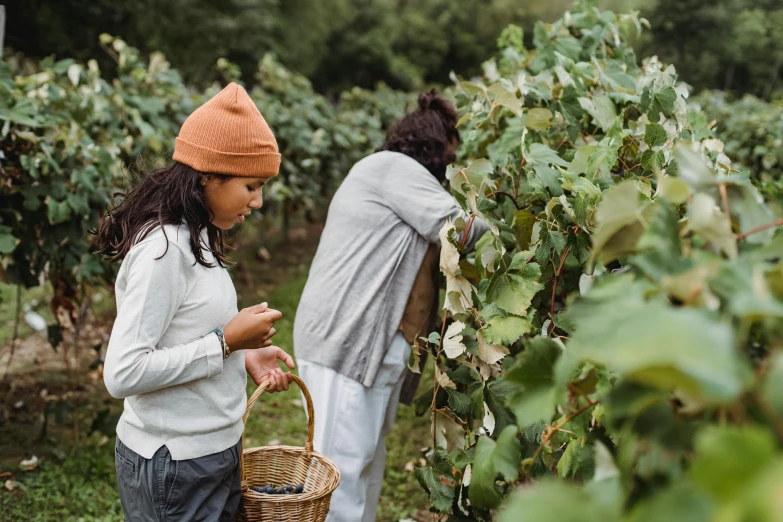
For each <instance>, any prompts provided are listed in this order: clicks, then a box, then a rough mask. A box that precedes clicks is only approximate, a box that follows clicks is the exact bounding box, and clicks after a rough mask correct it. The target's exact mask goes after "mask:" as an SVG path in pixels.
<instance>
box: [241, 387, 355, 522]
mask: <svg viewBox="0 0 783 522" xmlns="http://www.w3.org/2000/svg"><path fill="white" fill-rule="evenodd" d="M293 377H294V382H296V384H297V385H298V386H299V388H301V389H302V393H303V394H304V397H305V400H306V402H307V443H306V444H305V447H304V448H299V447H294V446H263V447H258V448H247V449H243V450H242V459H241V465H242V505H241V507H240V509H239V514H238V515H237V520H241V521H247V522H288V521H297V522H323V521H324V520H326V515H327V514H328V513H329V502H330V501H331V498H332V492H333V491H334V490H335V489H336V488H337V485H338V484H339V483H340V471H339V470H338V469H337V466H336V465H335V464H334V462H332V461H331V460H329V459H327V458H326V457H324V456H323V455H321V454H320V453H317V452H315V451H313V436H314V433H315V424H314V416H313V401H312V399H311V398H310V392H309V391H308V390H307V386H305V384H304V383H303V382H302V380H301V379H300V378H299V377H297V376H296V375H294V376H293ZM267 386H269V381H266V382H263V383H261V386H259V387H258V389H256V391H255V392H254V393H253V395H251V396H250V399H248V401H247V409H246V410H245V415H244V417H243V418H242V420H243V421H244V422H245V423H247V418H248V416H249V415H250V409H251V408H252V407H253V404H255V402H256V400H257V399H258V397H259V396H260V395H261V394H262V393H264V391H265V390H266V388H267ZM244 443H245V442H244V435H243V436H242V447H243V448H244ZM267 484H274V485H277V486H281V485H288V484H291V485H295V484H304V493H300V494H293V495H268V494H266V493H258V492H256V491H253V490H251V489H250V487H264V486H266V485H267Z"/></svg>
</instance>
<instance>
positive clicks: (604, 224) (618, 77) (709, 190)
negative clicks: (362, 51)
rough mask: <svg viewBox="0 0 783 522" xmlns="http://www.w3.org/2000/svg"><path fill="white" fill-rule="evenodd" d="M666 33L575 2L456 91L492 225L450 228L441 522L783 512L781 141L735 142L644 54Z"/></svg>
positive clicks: (432, 477) (438, 487)
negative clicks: (648, 34) (635, 45)
mask: <svg viewBox="0 0 783 522" xmlns="http://www.w3.org/2000/svg"><path fill="white" fill-rule="evenodd" d="M645 23H646V22H645V20H642V19H639V18H638V17H637V15H635V14H629V15H616V14H614V13H612V12H607V11H601V10H599V9H598V7H597V2H596V1H593V0H578V1H576V2H575V6H574V10H573V11H572V12H569V13H566V14H565V16H564V17H563V18H562V19H560V20H558V21H557V22H555V23H552V24H544V23H539V24H537V25H536V26H535V29H534V34H533V42H534V49H526V47H525V46H524V45H523V34H522V30H521V29H519V28H515V27H509V28H508V29H507V30H506V31H505V32H504V33H503V35H502V36H501V38H500V40H499V47H500V52H499V55H498V57H497V58H496V59H494V60H491V61H489V62H487V63H486V65H485V74H484V77H483V78H482V79H481V80H480V81H479V80H475V81H459V80H458V81H457V87H456V91H457V92H456V99H457V102H458V106H459V109H460V113H461V120H460V126H461V132H462V138H463V146H462V152H463V158H462V161H461V163H460V164H457V165H453V166H452V167H451V168H450V171H449V179H450V184H451V189H452V192H453V193H454V194H455V195H456V197H457V198H458V200H459V201H460V203H461V204H462V205H463V207H464V208H465V209H466V210H467V211H469V213H470V214H472V215H473V216H476V217H479V218H481V219H483V220H485V221H486V222H487V223H489V224H490V228H491V230H490V231H489V232H487V233H486V235H485V236H484V237H483V238H482V239H481V240H480V241H479V243H478V245H477V247H476V250H475V252H474V253H465V252H462V251H461V245H460V244H459V243H457V242H454V240H453V238H454V237H456V236H455V232H456V233H459V232H461V231H463V230H465V229H467V228H469V227H470V226H471V221H468V222H466V223H464V222H457V223H449V224H447V225H446V226H444V228H443V230H442V234H441V238H442V255H441V260H440V266H441V271H442V272H443V273H444V275H445V277H446V281H447V289H446V299H445V303H444V320H443V325H442V328H441V330H440V331H439V332H433V333H432V334H430V336H429V337H428V338H426V339H425V338H421V339H419V341H418V343H417V344H418V349H419V350H425V349H426V350H430V351H431V352H432V353H433V354H434V355H435V356H436V361H437V363H436V365H437V368H436V371H435V375H434V382H433V383H432V386H431V387H429V392H427V393H424V394H423V395H422V396H421V397H420V398H419V400H418V401H417V407H418V408H419V410H420V411H421V412H425V411H430V412H431V415H432V425H433V432H432V434H433V446H434V448H435V452H434V454H433V455H432V458H431V462H429V464H428V465H427V466H425V467H422V468H419V469H417V471H416V475H417V478H418V479H419V482H420V483H421V484H422V486H423V487H424V488H425V489H426V490H427V492H428V494H429V495H430V499H431V502H432V511H433V512H436V513H438V514H440V515H441V516H442V519H444V520H449V521H455V522H456V521H462V520H465V521H468V520H499V521H500V522H518V521H532V520H556V521H558V522H570V521H574V522H577V521H579V522H582V521H585V520H591V521H592V520H601V521H604V522H611V521H633V522H648V521H649V522H653V521H660V520H666V521H680V520H681V521H688V522H701V521H704V522H706V521H721V522H728V521H735V522H740V521H751V520H752V521H754V522H767V521H769V522H772V521H776V520H783V504H781V503H780V488H781V486H783V453H782V452H781V443H783V389H781V383H783V234H782V233H781V232H783V228H782V227H783V219H780V216H776V214H775V211H773V209H775V208H777V209H779V208H780V201H777V202H772V201H770V203H774V204H773V205H768V204H767V203H765V201H764V197H762V194H761V192H760V191H759V187H761V188H762V189H763V193H764V194H765V195H766V196H767V197H768V198H769V197H771V195H773V194H776V193H777V194H779V193H780V192H775V191H776V190H777V191H779V190H780V187H781V185H780V182H781V177H780V173H779V170H777V171H775V169H779V168H780V166H779V163H778V159H777V158H778V157H779V154H780V150H781V147H780V143H779V138H771V139H772V140H773V141H772V142H771V143H769V144H768V145H765V147H766V149H764V150H762V149H761V148H756V149H754V150H753V151H752V152H751V153H750V154H749V155H745V156H743V152H742V151H743V150H745V149H746V147H747V145H745V144H743V143H737V142H738V141H740V140H741V139H747V140H754V141H755V142H756V143H757V144H758V141H760V138H759V137H758V136H757V135H753V134H752V133H753V131H755V130H757V129H754V128H748V129H745V130H743V131H738V132H735V133H734V134H733V135H732V134H731V133H730V132H726V135H727V136H728V137H727V139H726V141H725V142H724V141H721V139H719V138H720V137H721V134H720V133H721V123H720V122H716V121H714V117H713V116H712V115H710V116H708V115H707V114H706V113H705V112H703V111H702V110H700V105H699V104H689V103H688V98H689V91H688V88H687V86H685V85H683V84H681V83H678V81H677V76H676V73H675V70H674V69H673V67H671V66H666V65H665V64H663V63H660V62H659V61H658V60H657V59H656V58H654V57H652V58H647V59H644V60H641V62H640V60H638V59H637V57H636V56H635V54H634V52H633V49H632V48H631V47H630V45H629V44H628V41H629V38H630V37H631V36H635V35H636V34H638V32H640V31H642V30H643V26H644V25H645ZM640 63H641V65H639V64H640ZM738 103H739V102H738ZM701 105H703V106H704V107H705V108H706V107H707V105H708V103H707V101H705V100H703V101H702V103H701ZM728 107H730V105H729V106H728ZM710 108H711V109H712V110H714V111H716V112H718V111H719V110H726V109H725V108H724V109H716V108H715V107H714V105H710ZM726 116H729V117H733V118H740V117H741V116H739V115H737V114H729V115H726ZM756 117H757V118H758V117H762V116H761V115H760V114H759V113H758V112H757V114H756ZM780 124H781V121H780V120H777V121H770V122H769V125H773V126H774V125H777V126H779V125H780ZM739 134H742V135H745V134H747V135H748V137H747V138H740V137H738V135H739ZM764 139H767V138H766V137H765V138H764ZM775 140H777V141H775ZM729 154H731V155H732V156H733V157H735V158H737V160H738V162H736V163H734V164H733V163H732V161H731V160H730V159H729ZM743 165H745V166H747V167H748V168H749V169H750V170H746V169H745V168H744V167H743ZM760 167H764V168H763V170H764V172H762V171H761V170H760ZM778 211H779V210H778ZM471 219H475V218H471Z"/></svg>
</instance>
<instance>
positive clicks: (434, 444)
mask: <svg viewBox="0 0 783 522" xmlns="http://www.w3.org/2000/svg"><path fill="white" fill-rule="evenodd" d="M448 317H449V314H448V312H447V311H445V310H444V312H443V324H441V326H440V342H438V352H437V353H436V355H435V367H436V368H437V366H438V359H439V358H440V351H441V349H442V348H443V335H444V334H445V332H446V319H448ZM437 398H438V372H435V371H433V372H432V404H430V409H431V410H432V451H435V448H437V447H438V438H437V437H438V416H437V415H436V411H437V408H436V406H435V402H436V399H437Z"/></svg>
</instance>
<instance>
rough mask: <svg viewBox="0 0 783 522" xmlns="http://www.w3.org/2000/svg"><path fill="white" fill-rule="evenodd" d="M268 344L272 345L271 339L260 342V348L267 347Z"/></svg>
mask: <svg viewBox="0 0 783 522" xmlns="http://www.w3.org/2000/svg"><path fill="white" fill-rule="evenodd" d="M270 346H272V341H271V340H266V341H264V342H263V343H262V344H261V346H260V348H269V347H270Z"/></svg>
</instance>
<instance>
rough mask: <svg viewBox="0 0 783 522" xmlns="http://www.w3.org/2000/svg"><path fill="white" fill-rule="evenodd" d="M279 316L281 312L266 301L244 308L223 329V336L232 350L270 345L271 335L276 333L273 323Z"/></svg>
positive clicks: (281, 315)
mask: <svg viewBox="0 0 783 522" xmlns="http://www.w3.org/2000/svg"><path fill="white" fill-rule="evenodd" d="M281 317H283V314H282V313H280V312H278V311H277V310H273V309H272V308H269V307H268V306H267V304H266V303H261V304H259V305H255V306H251V307H250V308H244V309H243V310H241V311H240V312H239V313H238V314H237V315H235V316H234V318H233V319H231V320H230V321H229V322H228V324H227V325H226V327H225V328H224V329H223V338H224V339H225V341H226V344H227V345H228V347H229V349H231V351H232V352H235V351H237V350H254V349H256V348H264V347H266V346H272V341H271V339H272V336H273V335H275V333H277V330H275V329H274V328H273V325H274V324H275V321H277V320H279V319H280V318H281Z"/></svg>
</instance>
